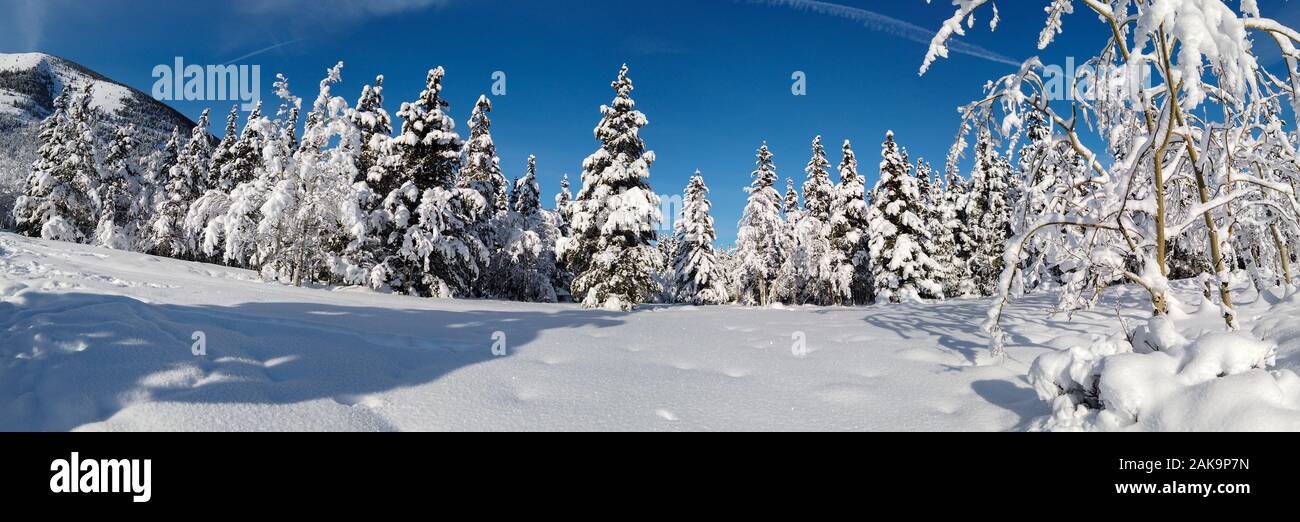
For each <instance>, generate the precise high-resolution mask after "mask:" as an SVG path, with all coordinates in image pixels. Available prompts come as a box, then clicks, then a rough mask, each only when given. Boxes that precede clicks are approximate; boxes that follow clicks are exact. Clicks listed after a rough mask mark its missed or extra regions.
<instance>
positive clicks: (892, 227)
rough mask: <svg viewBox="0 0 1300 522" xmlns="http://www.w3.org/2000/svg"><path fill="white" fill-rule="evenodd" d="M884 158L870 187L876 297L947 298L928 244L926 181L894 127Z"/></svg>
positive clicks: (896, 299) (887, 138)
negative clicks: (911, 162) (913, 168)
mask: <svg viewBox="0 0 1300 522" xmlns="http://www.w3.org/2000/svg"><path fill="white" fill-rule="evenodd" d="M880 157H881V160H880V179H879V181H877V182H876V186H875V188H873V189H872V191H871V194H872V198H871V207H870V209H869V210H868V211H867V226H868V229H869V230H870V238H871V239H870V255H871V261H870V267H871V272H872V283H873V291H874V294H875V296H876V299H888V300H889V301H892V302H895V303H897V302H902V301H914V300H919V299H921V298H939V297H942V296H943V287H942V285H940V284H939V283H938V282H936V281H935V280H934V273H935V272H937V271H938V269H939V267H938V266H937V265H936V264H935V263H934V261H933V260H932V259H930V254H929V252H928V251H927V249H926V246H925V245H927V244H928V243H929V241H930V238H929V235H928V232H927V229H926V221H925V215H926V210H925V207H924V206H923V203H924V201H925V200H924V196H923V195H922V193H921V185H920V183H919V182H918V181H917V178H916V177H914V176H913V175H912V172H911V165H908V163H907V161H906V160H905V159H903V154H902V152H901V151H900V150H899V148H898V143H896V142H895V141H894V133H893V131H890V132H889V133H887V134H886V135H885V143H884V144H883V145H882V149H881V151H880ZM927 177H928V174H927Z"/></svg>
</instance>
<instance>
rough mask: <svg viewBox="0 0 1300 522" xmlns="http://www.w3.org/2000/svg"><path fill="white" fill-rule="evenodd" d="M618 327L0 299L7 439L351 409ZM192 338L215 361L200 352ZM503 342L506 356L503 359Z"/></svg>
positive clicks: (563, 318) (599, 320)
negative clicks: (127, 421) (244, 406)
mask: <svg viewBox="0 0 1300 522" xmlns="http://www.w3.org/2000/svg"><path fill="white" fill-rule="evenodd" d="M474 306H475V305H474V304H472V303H470V304H468V305H461V307H464V308H468V307H474ZM621 317H622V314H617V313H611V312H602V311H589V310H577V309H565V308H558V307H557V308H555V309H553V310H548V309H542V310H536V309H534V310H521V311H514V310H510V311H503V310H478V309H469V310H429V309H415V308H412V309H388V308H376V307H364V306H336V305H327V304H319V303H303V302H291V303H246V304H240V305H236V306H206V305H205V306H179V305H163V304H150V303H145V302H142V301H139V300H136V299H132V298H129V297H124V296H113V295H101V294H82V293H64V294H56V293H44V292H34V291H29V292H25V293H22V294H21V295H20V296H19V297H18V298H16V299H14V298H11V299H8V300H3V299H0V430H22V431H47V430H48V431H54V430H58V431H62V430H69V429H72V428H75V427H77V426H81V425H83V424H86V423H91V422H96V421H101V420H104V419H107V418H109V417H112V416H113V415H114V414H115V413H117V412H118V411H120V410H121V409H122V408H124V407H125V406H126V405H128V404H131V403H133V402H136V401H139V400H145V399H147V400H152V401H167V402H181V403H205V404H217V403H248V404H291V403H298V402H303V401H310V400H316V399H322V398H325V399H333V400H335V401H337V402H340V403H341V404H346V405H351V404H354V403H356V401H358V400H360V398H362V397H364V396H365V395H367V394H373V393H378V392H384V391H389V390H394V389H399V388H403V387H408V386H416V385H421V384H426V383H430V382H433V381H436V380H438V379H439V378H441V377H442V376H444V375H447V374H448V373H451V372H453V371H456V370H458V369H461V368H465V367H467V366H470V365H474V364H480V363H486V362H489V361H491V360H493V359H495V358H498V357H500V356H508V355H510V354H512V353H513V352H514V350H515V349H517V348H523V349H526V345H527V344H528V343H530V342H532V341H534V340H536V339H537V338H538V337H539V335H540V334H541V333H542V332H545V331H547V330H551V329H571V328H583V327H593V328H608V327H611V326H616V325H618V324H621V323H622V322H623V320H622V319H621ZM195 332H202V334H203V337H204V340H205V341H206V352H207V353H206V355H205V356H195V355H194V354H193V353H192V348H193V345H194V343H195V342H196V341H195V337H194V335H195ZM502 334H504V338H502V337H501V335H502ZM498 340H502V341H503V343H502V344H501V345H499V346H503V347H504V348H505V350H506V352H505V354H504V355H497V354H494V351H493V346H494V343H496V342H497V341H498ZM498 353H499V352H498ZM268 428H272V429H273V428H274V427H268Z"/></svg>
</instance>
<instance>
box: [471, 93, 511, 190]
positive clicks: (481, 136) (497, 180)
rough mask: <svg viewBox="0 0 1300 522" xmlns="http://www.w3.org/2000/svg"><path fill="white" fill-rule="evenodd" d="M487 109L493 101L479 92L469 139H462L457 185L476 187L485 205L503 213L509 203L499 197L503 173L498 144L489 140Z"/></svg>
mask: <svg viewBox="0 0 1300 522" xmlns="http://www.w3.org/2000/svg"><path fill="white" fill-rule="evenodd" d="M489 112H492V102H491V101H488V97H487V96H484V95H480V96H479V97H478V102H477V103H475V104H474V112H473V113H472V114H471V115H470V118H469V139H467V140H465V149H464V153H463V155H462V159H461V170H460V186H461V187H463V188H469V189H474V190H476V191H478V193H479V194H481V195H482V196H483V200H484V201H487V204H488V208H490V209H494V212H496V213H504V212H505V211H507V210H510V209H511V208H512V207H510V206H509V205H508V202H507V201H504V200H501V199H500V198H499V197H498V195H499V194H502V193H503V192H504V191H505V188H506V187H505V185H506V177H505V175H504V174H502V173H501V160H500V159H498V158H497V147H496V145H495V144H494V143H492V130H491V129H492V120H490V119H488V113H489Z"/></svg>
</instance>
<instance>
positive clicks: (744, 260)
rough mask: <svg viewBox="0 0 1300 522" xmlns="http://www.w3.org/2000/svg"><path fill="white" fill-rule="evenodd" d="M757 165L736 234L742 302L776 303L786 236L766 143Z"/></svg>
mask: <svg viewBox="0 0 1300 522" xmlns="http://www.w3.org/2000/svg"><path fill="white" fill-rule="evenodd" d="M755 165H756V167H755V169H754V172H753V174H752V176H753V178H754V181H753V182H752V183H751V184H750V186H749V188H748V189H746V191H747V192H749V202H748V203H747V204H746V205H745V211H744V215H743V216H742V217H741V220H740V229H739V230H738V231H737V233H736V255H737V256H739V259H738V263H739V273H738V274H737V280H738V283H739V284H740V287H741V292H742V293H741V295H740V296H739V297H740V300H741V301H742V302H744V303H746V304H754V305H759V306H767V305H769V304H771V303H772V302H773V281H775V280H776V276H777V268H778V267H780V266H781V264H782V262H783V261H784V259H783V249H784V244H783V243H784V241H783V238H784V236H785V231H784V223H783V222H782V220H781V208H782V205H783V201H782V198H781V195H780V194H779V193H778V192H777V191H776V189H775V188H773V185H774V184H776V179H777V176H776V163H775V162H773V161H772V152H771V151H770V150H768V148H767V143H763V145H762V146H761V147H759V149H758V153H757V160H756V161H755Z"/></svg>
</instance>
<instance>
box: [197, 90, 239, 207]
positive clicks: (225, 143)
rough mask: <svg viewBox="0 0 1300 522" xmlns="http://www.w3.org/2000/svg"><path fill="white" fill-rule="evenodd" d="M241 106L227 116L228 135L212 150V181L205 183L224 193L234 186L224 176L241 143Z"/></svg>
mask: <svg viewBox="0 0 1300 522" xmlns="http://www.w3.org/2000/svg"><path fill="white" fill-rule="evenodd" d="M238 129H239V105H235V106H233V107H231V108H230V114H229V115H227V116H226V133H225V135H224V136H223V137H222V138H221V141H220V142H219V143H217V147H216V148H215V149H213V150H212V162H211V165H209V166H208V174H209V175H210V176H211V179H209V180H206V181H205V182H204V186H205V187H207V188H208V189H217V190H221V191H223V192H230V189H232V188H234V185H229V184H228V183H227V181H226V180H225V179H224V176H222V170H224V168H225V166H226V164H227V163H229V162H230V160H231V158H232V157H234V151H235V144H236V143H238V142H239V130H238Z"/></svg>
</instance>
